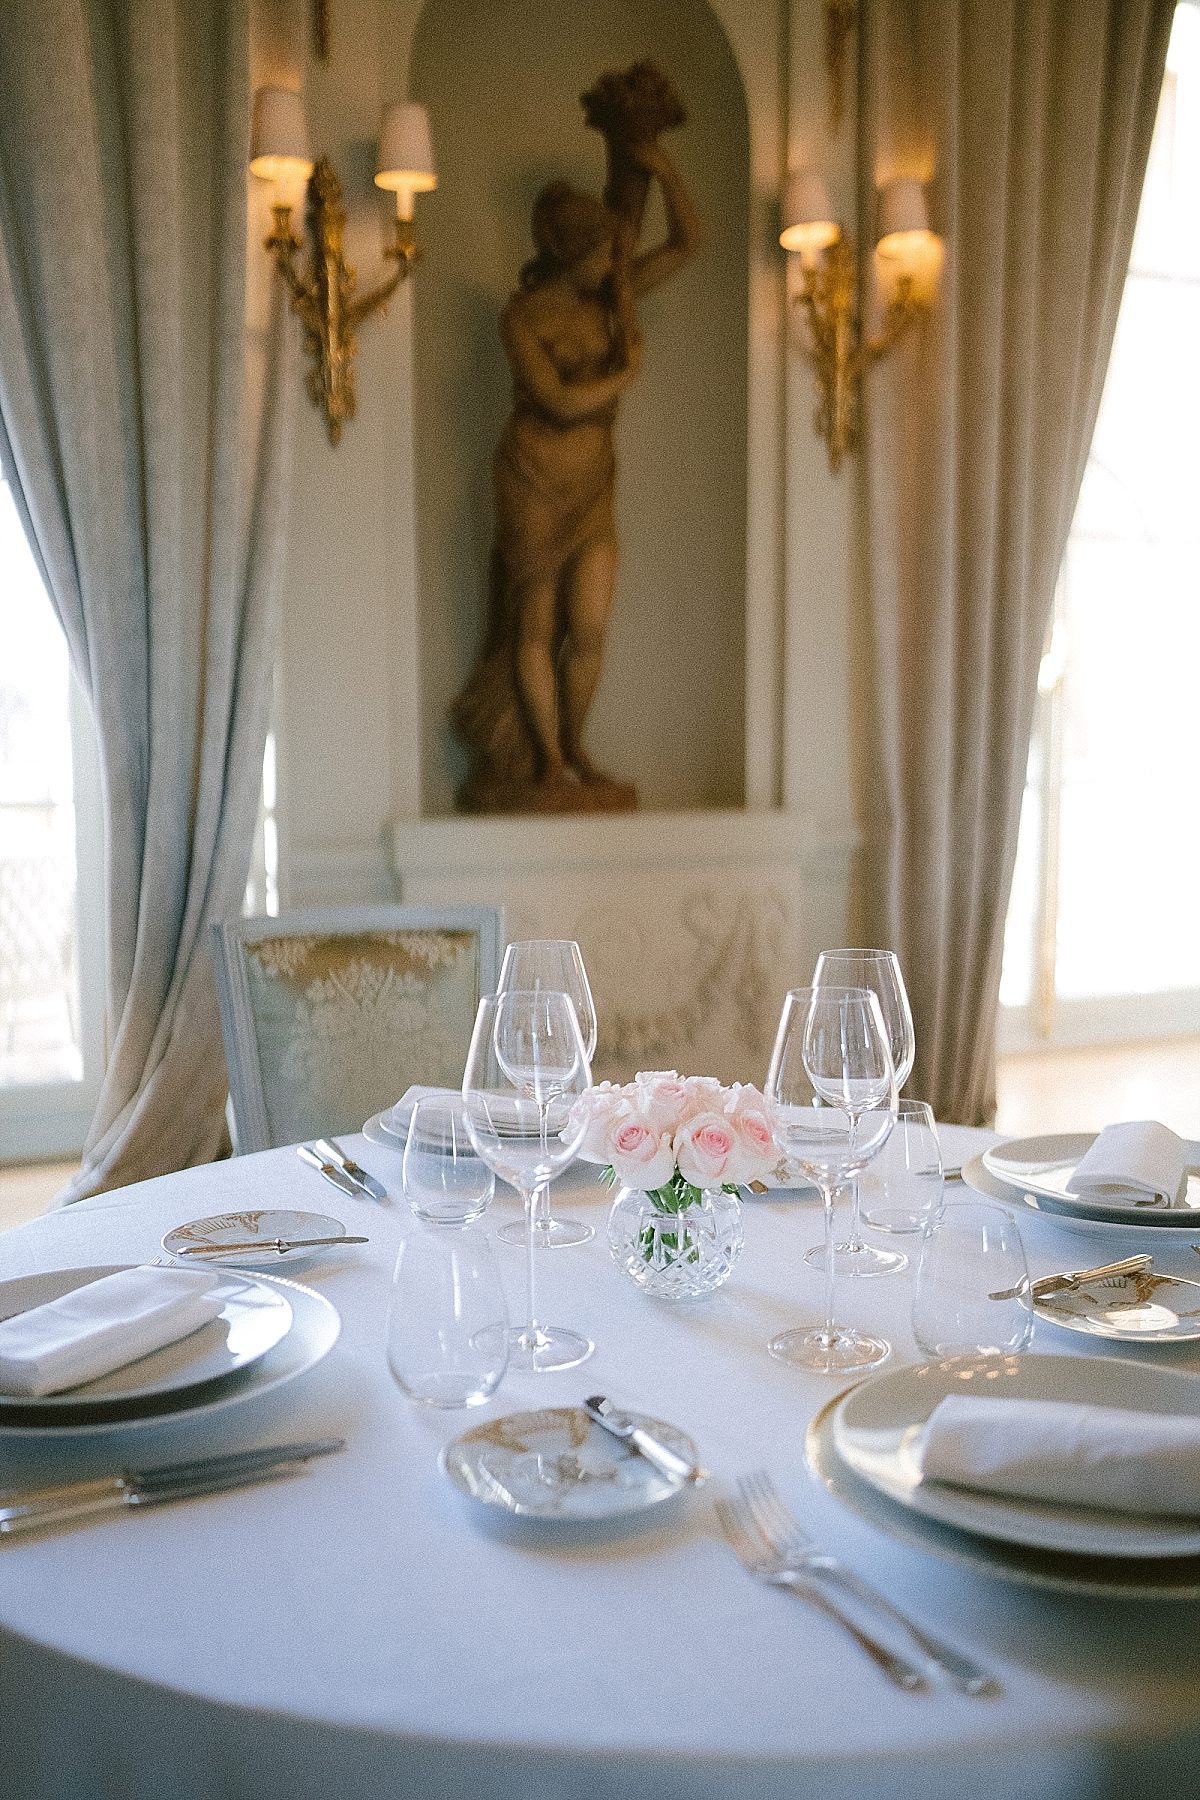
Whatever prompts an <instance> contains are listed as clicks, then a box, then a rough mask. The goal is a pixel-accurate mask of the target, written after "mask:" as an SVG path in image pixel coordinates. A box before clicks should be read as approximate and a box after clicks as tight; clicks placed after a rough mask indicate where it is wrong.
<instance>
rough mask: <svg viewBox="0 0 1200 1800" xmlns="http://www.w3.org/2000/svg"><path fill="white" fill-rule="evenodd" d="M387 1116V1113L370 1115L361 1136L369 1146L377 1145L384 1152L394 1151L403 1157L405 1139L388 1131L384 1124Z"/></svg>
mask: <svg viewBox="0 0 1200 1800" xmlns="http://www.w3.org/2000/svg"><path fill="white" fill-rule="evenodd" d="M388 1116H389V1115H388V1114H387V1113H372V1115H371V1117H370V1118H369V1119H368V1120H367V1122H366V1124H365V1125H364V1126H363V1128H362V1134H363V1136H364V1137H365V1138H366V1140H367V1142H368V1143H369V1144H378V1145H379V1146H380V1147H381V1148H382V1149H384V1150H395V1151H397V1152H398V1153H399V1154H400V1155H403V1153H404V1145H405V1142H406V1139H405V1138H403V1137H398V1136H397V1134H396V1133H395V1132H394V1131H391V1130H389V1128H388V1125H387V1123H386V1121H387V1119H388Z"/></svg>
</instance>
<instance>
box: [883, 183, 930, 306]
mask: <svg viewBox="0 0 1200 1800" xmlns="http://www.w3.org/2000/svg"><path fill="white" fill-rule="evenodd" d="M875 248H876V250H877V251H878V252H879V255H880V256H881V257H883V258H884V259H885V260H886V261H887V262H888V263H890V264H891V265H892V267H893V269H894V270H895V273H896V276H897V279H899V280H903V279H905V278H907V280H908V282H909V283H910V284H911V290H910V291H913V292H914V297H915V294H916V291H920V292H921V293H925V291H926V290H927V289H928V288H929V287H930V286H936V282H937V270H938V264H939V261H940V258H941V240H940V238H939V237H938V236H937V234H936V232H933V231H931V230H930V229H929V209H928V207H927V206H926V204H925V188H924V184H923V183H922V182H920V181H914V180H913V179H912V178H911V176H907V175H905V176H900V177H898V178H897V179H896V180H895V181H889V182H886V183H885V184H884V186H883V187H881V188H880V190H879V234H878V237H877V239H876V243H875Z"/></svg>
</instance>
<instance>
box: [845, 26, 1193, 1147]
mask: <svg viewBox="0 0 1200 1800" xmlns="http://www.w3.org/2000/svg"><path fill="white" fill-rule="evenodd" d="M1173 10H1174V8H1173V5H1172V0H866V4H865V5H864V7H863V17H862V32H863V41H862V56H863V68H862V96H863V108H862V138H861V143H862V148H863V157H862V168H861V178H862V182H861V195H862V202H863V209H864V210H863V217H864V219H869V220H871V221H872V222H873V219H874V196H875V188H876V184H877V183H878V182H880V181H882V180H884V179H887V178H888V177H890V176H893V175H897V174H910V175H916V176H919V177H921V178H923V179H927V180H931V189H930V193H931V209H932V215H933V217H932V223H933V225H934V228H935V229H936V230H937V231H938V232H940V233H941V234H942V236H943V237H944V239H945V243H946V262H945V267H944V270H943V273H942V280H941V287H940V293H939V297H938V301H937V304H936V306H935V308H934V310H933V312H932V314H931V316H930V317H929V318H928V319H927V321H926V322H925V323H924V324H923V325H922V326H921V327H920V328H919V329H918V331H917V333H916V334H915V335H913V336H911V337H910V338H909V339H907V340H906V341H905V342H903V343H902V344H901V345H900V346H899V347H898V349H897V350H896V351H895V352H894V353H893V354H892V356H890V357H889V358H887V359H886V360H885V361H884V362H882V363H880V364H879V365H877V367H876V369H875V370H874V371H873V373H872V375H871V376H870V377H869V383H870V385H869V390H868V399H867V407H866V444H865V453H866V454H865V479H866V504H867V517H868V533H867V542H868V548H867V556H868V576H867V606H868V633H869V637H868V641H869V646H870V667H869V690H870V704H869V706H868V709H867V710H868V733H867V742H866V755H865V758H864V786H865V794H866V805H865V818H866V842H865V851H864V862H863V877H864V891H863V896H862V897H863V900H864V918H865V923H866V929H867V932H868V933H869V935H868V937H867V939H866V940H865V941H867V942H872V943H883V944H887V945H889V946H891V947H893V948H894V949H896V950H897V951H898V952H899V954H900V958H901V962H902V964H903V967H904V970H905V973H906V978H907V982H908V985H909V989H910V992H911V996H912V1002H913V1012H914V1017H915V1022H916V1028H917V1063H916V1068H915V1071H914V1074H913V1077H912V1081H911V1083H910V1091H911V1092H913V1093H916V1094H919V1095H921V1096H922V1097H923V1098H927V1099H929V1100H931V1101H932V1102H933V1104H934V1106H935V1109H936V1110H937V1112H938V1114H939V1115H940V1116H941V1117H942V1118H945V1119H953V1120H958V1121H960V1122H962V1123H967V1124H980V1123H984V1122H986V1121H987V1120H988V1119H989V1118H990V1117H991V1115H992V1113H993V1111H994V1102H995V1092H994V1089H995V1058H994V1048H993V1046H994V1038H995V1027H996V1013H997V1004H998V994H999V983H1000V967H1001V959H1002V952H1003V937H1004V921H1005V914H1006V910H1007V906H1008V897H1009V889H1010V886H1011V882H1012V873H1013V864H1014V861H1015V857H1016V840H1017V826H1018V822H1019V817H1020V803H1021V793H1022V787H1023V782H1024V774H1025V762H1026V757H1027V754H1028V745H1029V735H1030V730H1031V725H1032V719H1033V709H1034V701H1035V694H1036V679H1037V668H1038V661H1039V657H1040V653H1041V648H1042V639H1043V632H1044V629H1045V624H1046V620H1047V617H1048V613H1049V608H1050V605H1051V602H1052V600H1053V594H1054V586H1055V581H1056V577H1057V573H1058V567H1059V563H1060V561H1061V559H1062V555H1063V551H1064V548H1065V545H1066V539H1067V534H1068V531H1069V529H1070V523H1071V517H1072V514H1073V511H1074V507H1075V501H1076V497H1077V495H1078V492H1079V486H1080V483H1081V481H1082V478H1083V470H1084V466H1085V463H1086V460H1087V454H1088V447H1089V444H1090V442H1091V436H1092V430H1093V427H1094V424H1095V419H1096V413H1097V410H1098V407H1099V403H1100V395H1101V390H1102V387H1103V383H1104V375H1105V370H1106V367H1107V363H1108V357H1109V352H1110V349H1111V346H1112V338H1113V332H1114V329H1115V325H1116V317H1117V310H1118V307H1119V304H1120V299H1121V293H1122V288H1123V284H1124V278H1125V271H1126V268H1127V265H1128V261H1129V254H1130V249H1131V245H1132V241H1133V231H1134V225H1135V223H1136V217H1137V208H1138V201H1139V197H1140V193H1141V187H1142V181H1143V177H1144V173H1145V167H1146V161H1147V158H1148V155H1149V149H1150V139H1151V135H1152V131H1153V125H1154V116H1155V110H1156V106H1157V102H1158V95H1159V89H1160V86H1161V83H1162V75H1163V67H1164V63H1165V58H1166V49H1167V40H1168V37H1169V35H1170V26H1171V17H1172V13H1173Z"/></svg>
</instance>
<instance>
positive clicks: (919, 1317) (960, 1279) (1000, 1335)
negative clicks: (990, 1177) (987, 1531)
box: [912, 1200, 1033, 1362]
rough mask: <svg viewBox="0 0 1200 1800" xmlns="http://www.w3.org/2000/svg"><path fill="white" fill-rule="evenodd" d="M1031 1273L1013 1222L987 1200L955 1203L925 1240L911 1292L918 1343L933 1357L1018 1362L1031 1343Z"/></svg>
mask: <svg viewBox="0 0 1200 1800" xmlns="http://www.w3.org/2000/svg"><path fill="white" fill-rule="evenodd" d="M1028 1291H1029V1270H1028V1268H1027V1266H1026V1262H1025V1246H1024V1245H1023V1244H1022V1242H1021V1233H1020V1230H1019V1228H1018V1226H1017V1222H1016V1220H1015V1219H1014V1218H1013V1217H1012V1215H1011V1214H1010V1213H1008V1212H1006V1210H1005V1209H1004V1207H1002V1206H992V1205H989V1204H988V1202H987V1201H983V1200H968V1201H958V1202H955V1204H954V1205H953V1206H947V1207H945V1208H944V1209H943V1211H942V1215H941V1217H940V1218H939V1219H938V1221H937V1223H936V1224H935V1225H934V1226H933V1228H932V1229H931V1230H930V1231H929V1232H927V1233H926V1235H925V1238H924V1241H923V1242H922V1244H921V1260H920V1263H919V1264H918V1267H917V1279H916V1282H915V1284H914V1287H913V1304H912V1325H913V1336H914V1337H915V1338H916V1340H917V1343H918V1344H919V1345H920V1346H921V1349H922V1350H924V1351H925V1353H926V1354H927V1355H928V1356H936V1357H938V1358H942V1359H949V1360H957V1359H959V1358H965V1359H967V1360H968V1361H970V1362H975V1361H978V1360H979V1359H980V1358H990V1357H997V1358H1000V1357H1008V1356H1015V1355H1016V1354H1017V1352H1018V1351H1021V1350H1024V1349H1025V1347H1026V1345H1027V1344H1028V1343H1029V1340H1030V1338H1031V1337H1032V1336H1033V1312H1032V1310H1031V1309H1030V1308H1029V1307H1028V1306H1027V1305H1026V1303H1025V1302H1026V1296H1027V1294H1028Z"/></svg>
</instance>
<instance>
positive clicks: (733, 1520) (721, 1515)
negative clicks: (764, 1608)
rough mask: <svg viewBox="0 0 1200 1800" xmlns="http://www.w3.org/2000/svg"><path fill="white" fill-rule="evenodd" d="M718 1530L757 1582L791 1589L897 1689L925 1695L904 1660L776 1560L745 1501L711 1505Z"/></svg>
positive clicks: (917, 1671)
mask: <svg viewBox="0 0 1200 1800" xmlns="http://www.w3.org/2000/svg"><path fill="white" fill-rule="evenodd" d="M713 1506H714V1510H715V1512H716V1515H717V1519H718V1521H719V1523H720V1526H721V1530H722V1531H723V1532H724V1533H725V1536H726V1538H727V1539H728V1541H729V1544H730V1546H731V1548H732V1549H733V1551H734V1553H735V1554H736V1556H737V1558H738V1560H739V1561H740V1562H741V1563H742V1565H743V1567H744V1568H746V1569H748V1570H749V1572H750V1573H751V1575H757V1576H758V1578H759V1580H760V1581H765V1582H767V1583H768V1584H769V1585H770V1586H772V1587H785V1588H790V1589H792V1590H793V1592H795V1593H797V1594H800V1595H801V1596H802V1597H803V1598H804V1599H805V1600H807V1601H808V1603H809V1605H810V1606H815V1607H816V1608H817V1609H818V1611H820V1612H823V1613H827V1614H828V1615H829V1617H830V1618H831V1619H834V1620H836V1622H837V1623H838V1624H839V1625H841V1626H842V1627H843V1629H844V1630H846V1631H848V1632H849V1633H850V1636H851V1637H852V1638H853V1639H854V1641H855V1643H856V1644H858V1645H859V1647H860V1648H861V1649H863V1650H865V1651H866V1653H867V1655H868V1656H869V1657H870V1658H871V1659H872V1661H873V1662H876V1663H878V1664H879V1667H880V1668H881V1669H882V1670H883V1672H884V1674H885V1675H887V1676H888V1677H889V1678H890V1679H891V1680H892V1681H894V1682H895V1683H896V1685H897V1687H902V1688H904V1689H905V1691H906V1692H907V1693H910V1694H919V1693H924V1692H925V1691H926V1690H927V1689H928V1687H929V1683H928V1682H927V1681H926V1679H925V1677H924V1675H922V1673H921V1671H920V1669H918V1668H917V1667H916V1665H915V1664H914V1663H910V1662H909V1661H908V1659H907V1658H906V1657H903V1656H898V1655H897V1654H896V1652H895V1651H894V1650H889V1649H888V1648H887V1646H886V1645H885V1644H881V1643H880V1642H879V1641H878V1640H877V1639H876V1638H873V1637H870V1636H869V1635H868V1634H867V1632H865V1631H864V1630H863V1628H862V1626H861V1625H859V1624H858V1622H857V1621H856V1620H854V1619H852V1618H851V1617H850V1615H849V1613H846V1612H843V1611H842V1608H841V1607H840V1606H839V1605H838V1604H837V1602H836V1601H834V1600H832V1599H831V1598H830V1596H829V1595H828V1594H827V1593H826V1592H825V1591H824V1589H823V1588H822V1587H821V1586H820V1584H819V1582H818V1581H817V1580H816V1579H814V1578H812V1577H810V1576H809V1575H808V1574H807V1573H805V1571H804V1570H802V1569H800V1568H794V1567H792V1566H791V1565H790V1564H789V1563H788V1562H787V1561H786V1560H785V1559H783V1558H781V1557H779V1556H777V1555H775V1554H774V1552H773V1551H772V1550H771V1549H770V1548H769V1546H768V1545H767V1543H766V1541H765V1539H764V1538H763V1537H762V1536H761V1534H760V1533H759V1532H758V1531H757V1530H756V1529H755V1526H754V1523H753V1519H752V1516H751V1514H750V1511H749V1508H748V1506H747V1505H746V1503H745V1501H744V1500H741V1499H738V1500H734V1499H725V1500H716V1501H714V1502H713Z"/></svg>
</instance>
